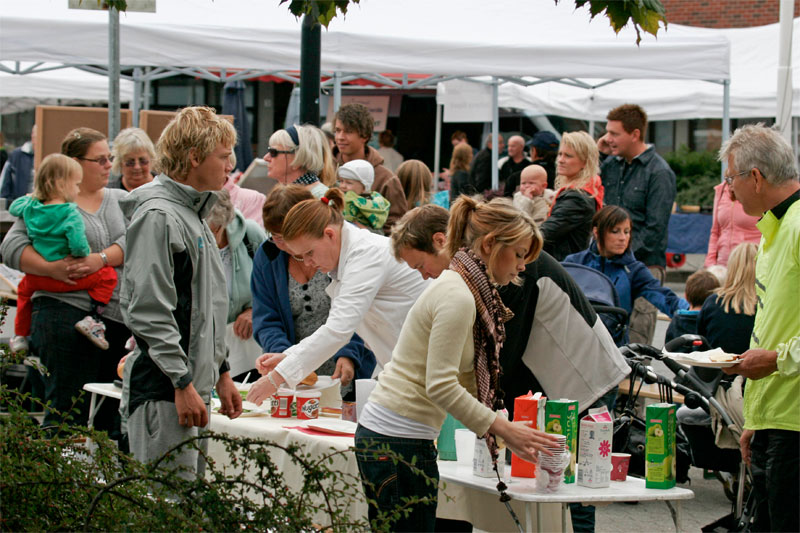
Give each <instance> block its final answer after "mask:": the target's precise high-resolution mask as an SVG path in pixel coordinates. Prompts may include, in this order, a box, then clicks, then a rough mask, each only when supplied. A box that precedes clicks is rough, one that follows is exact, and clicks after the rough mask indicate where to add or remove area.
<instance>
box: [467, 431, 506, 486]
mask: <svg viewBox="0 0 800 533" xmlns="http://www.w3.org/2000/svg"><path fill="white" fill-rule="evenodd" d="M505 456H506V451H505V449H500V457H498V459H497V474H495V473H494V463H492V454H491V453H490V452H489V446H487V445H486V439H484V438H482V437H478V438H476V439H475V453H474V455H473V456H472V475H474V476H478V477H495V476H496V475H499V476H500V477H501V478H502V477H503V475H504V474H505V466H506V461H505Z"/></svg>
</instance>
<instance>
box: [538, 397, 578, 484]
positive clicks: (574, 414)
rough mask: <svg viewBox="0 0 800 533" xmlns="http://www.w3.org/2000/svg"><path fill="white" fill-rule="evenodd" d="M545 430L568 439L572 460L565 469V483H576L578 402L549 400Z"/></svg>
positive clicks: (545, 414) (545, 409) (546, 408)
mask: <svg viewBox="0 0 800 533" xmlns="http://www.w3.org/2000/svg"><path fill="white" fill-rule="evenodd" d="M544 430H545V432H546V433H555V434H557V435H564V436H565V437H566V438H567V447H568V448H569V453H570V459H569V466H567V468H566V469H564V483H575V452H576V448H577V446H578V402H577V400H566V399H564V398H562V399H560V400H547V404H546V405H545V408H544Z"/></svg>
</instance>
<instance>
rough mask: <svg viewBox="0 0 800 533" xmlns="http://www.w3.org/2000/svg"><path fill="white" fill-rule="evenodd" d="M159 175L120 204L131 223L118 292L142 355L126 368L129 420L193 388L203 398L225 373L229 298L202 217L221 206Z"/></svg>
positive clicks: (205, 194) (124, 393) (124, 395)
mask: <svg viewBox="0 0 800 533" xmlns="http://www.w3.org/2000/svg"><path fill="white" fill-rule="evenodd" d="M216 201H217V197H216V194H215V193H213V192H198V191H197V190H195V189H193V188H192V187H188V186H186V185H182V184H180V183H177V182H175V181H173V180H172V179H170V178H168V177H167V176H166V175H164V174H161V175H159V176H157V177H156V178H155V180H154V181H153V182H151V183H149V184H147V185H143V186H141V187H139V188H137V189H135V190H134V191H132V192H131V193H130V194H129V195H128V197H127V198H125V200H123V201H121V202H120V205H121V207H122V210H123V212H124V213H125V214H126V216H128V217H129V218H130V219H131V223H130V226H129V227H128V234H127V238H128V249H127V253H126V254H125V269H124V276H123V278H122V288H121V290H120V301H121V303H122V308H123V317H124V318H125V323H126V325H127V326H128V327H129V328H130V330H131V332H132V333H133V335H134V337H135V338H136V350H135V352H134V354H133V356H132V357H131V358H130V359H129V360H128V361H127V362H126V364H125V373H124V379H123V389H122V405H121V406H120V411H121V412H122V414H123V416H129V415H130V414H131V413H133V412H134V411H135V410H136V408H137V407H138V406H139V405H141V404H142V403H144V402H146V401H158V400H162V401H174V400H175V389H176V388H184V387H186V386H187V385H189V383H193V384H194V388H195V389H196V390H197V393H198V394H199V395H200V397H201V398H203V400H204V401H205V402H206V403H208V402H209V401H210V396H211V389H212V388H213V387H214V385H215V384H216V382H217V380H218V378H219V374H220V372H224V371H227V362H226V348H225V322H226V320H225V319H226V315H227V312H228V295H227V290H226V283H225V274H224V272H223V269H222V263H221V261H220V258H219V251H218V249H217V245H216V241H215V240H214V235H213V234H212V233H211V230H210V229H209V228H208V225H206V223H205V221H204V220H203V219H204V217H205V215H206V214H207V213H208V210H209V209H210V208H211V207H212V206H213V205H214V204H215V203H216Z"/></svg>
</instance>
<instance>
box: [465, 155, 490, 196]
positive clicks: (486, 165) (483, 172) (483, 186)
mask: <svg viewBox="0 0 800 533" xmlns="http://www.w3.org/2000/svg"><path fill="white" fill-rule="evenodd" d="M469 182H470V183H471V184H472V186H473V187H474V188H475V190H476V191H477V192H479V193H482V192H483V191H485V190H487V189H491V188H492V151H491V150H489V149H488V148H484V149H483V150H481V151H480V152H478V155H476V156H475V159H473V160H472V166H471V167H470V169H469Z"/></svg>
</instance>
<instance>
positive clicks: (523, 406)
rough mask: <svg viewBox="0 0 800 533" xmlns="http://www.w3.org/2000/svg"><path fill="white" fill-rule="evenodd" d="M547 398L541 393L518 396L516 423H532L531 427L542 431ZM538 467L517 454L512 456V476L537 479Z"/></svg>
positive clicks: (529, 392) (515, 405)
mask: <svg viewBox="0 0 800 533" xmlns="http://www.w3.org/2000/svg"><path fill="white" fill-rule="evenodd" d="M546 404H547V398H546V397H544V396H542V393H541V392H537V393H536V394H533V393H532V392H531V391H528V394H523V395H522V396H517V397H516V398H514V422H518V421H520V420H525V421H530V422H532V424H531V427H532V428H535V429H542V425H543V422H544V417H545V405H546ZM535 471H536V465H534V464H533V463H529V462H528V461H526V460H524V459H520V458H519V457H518V456H517V454H515V453H512V454H511V475H512V476H513V477H536V473H535Z"/></svg>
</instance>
